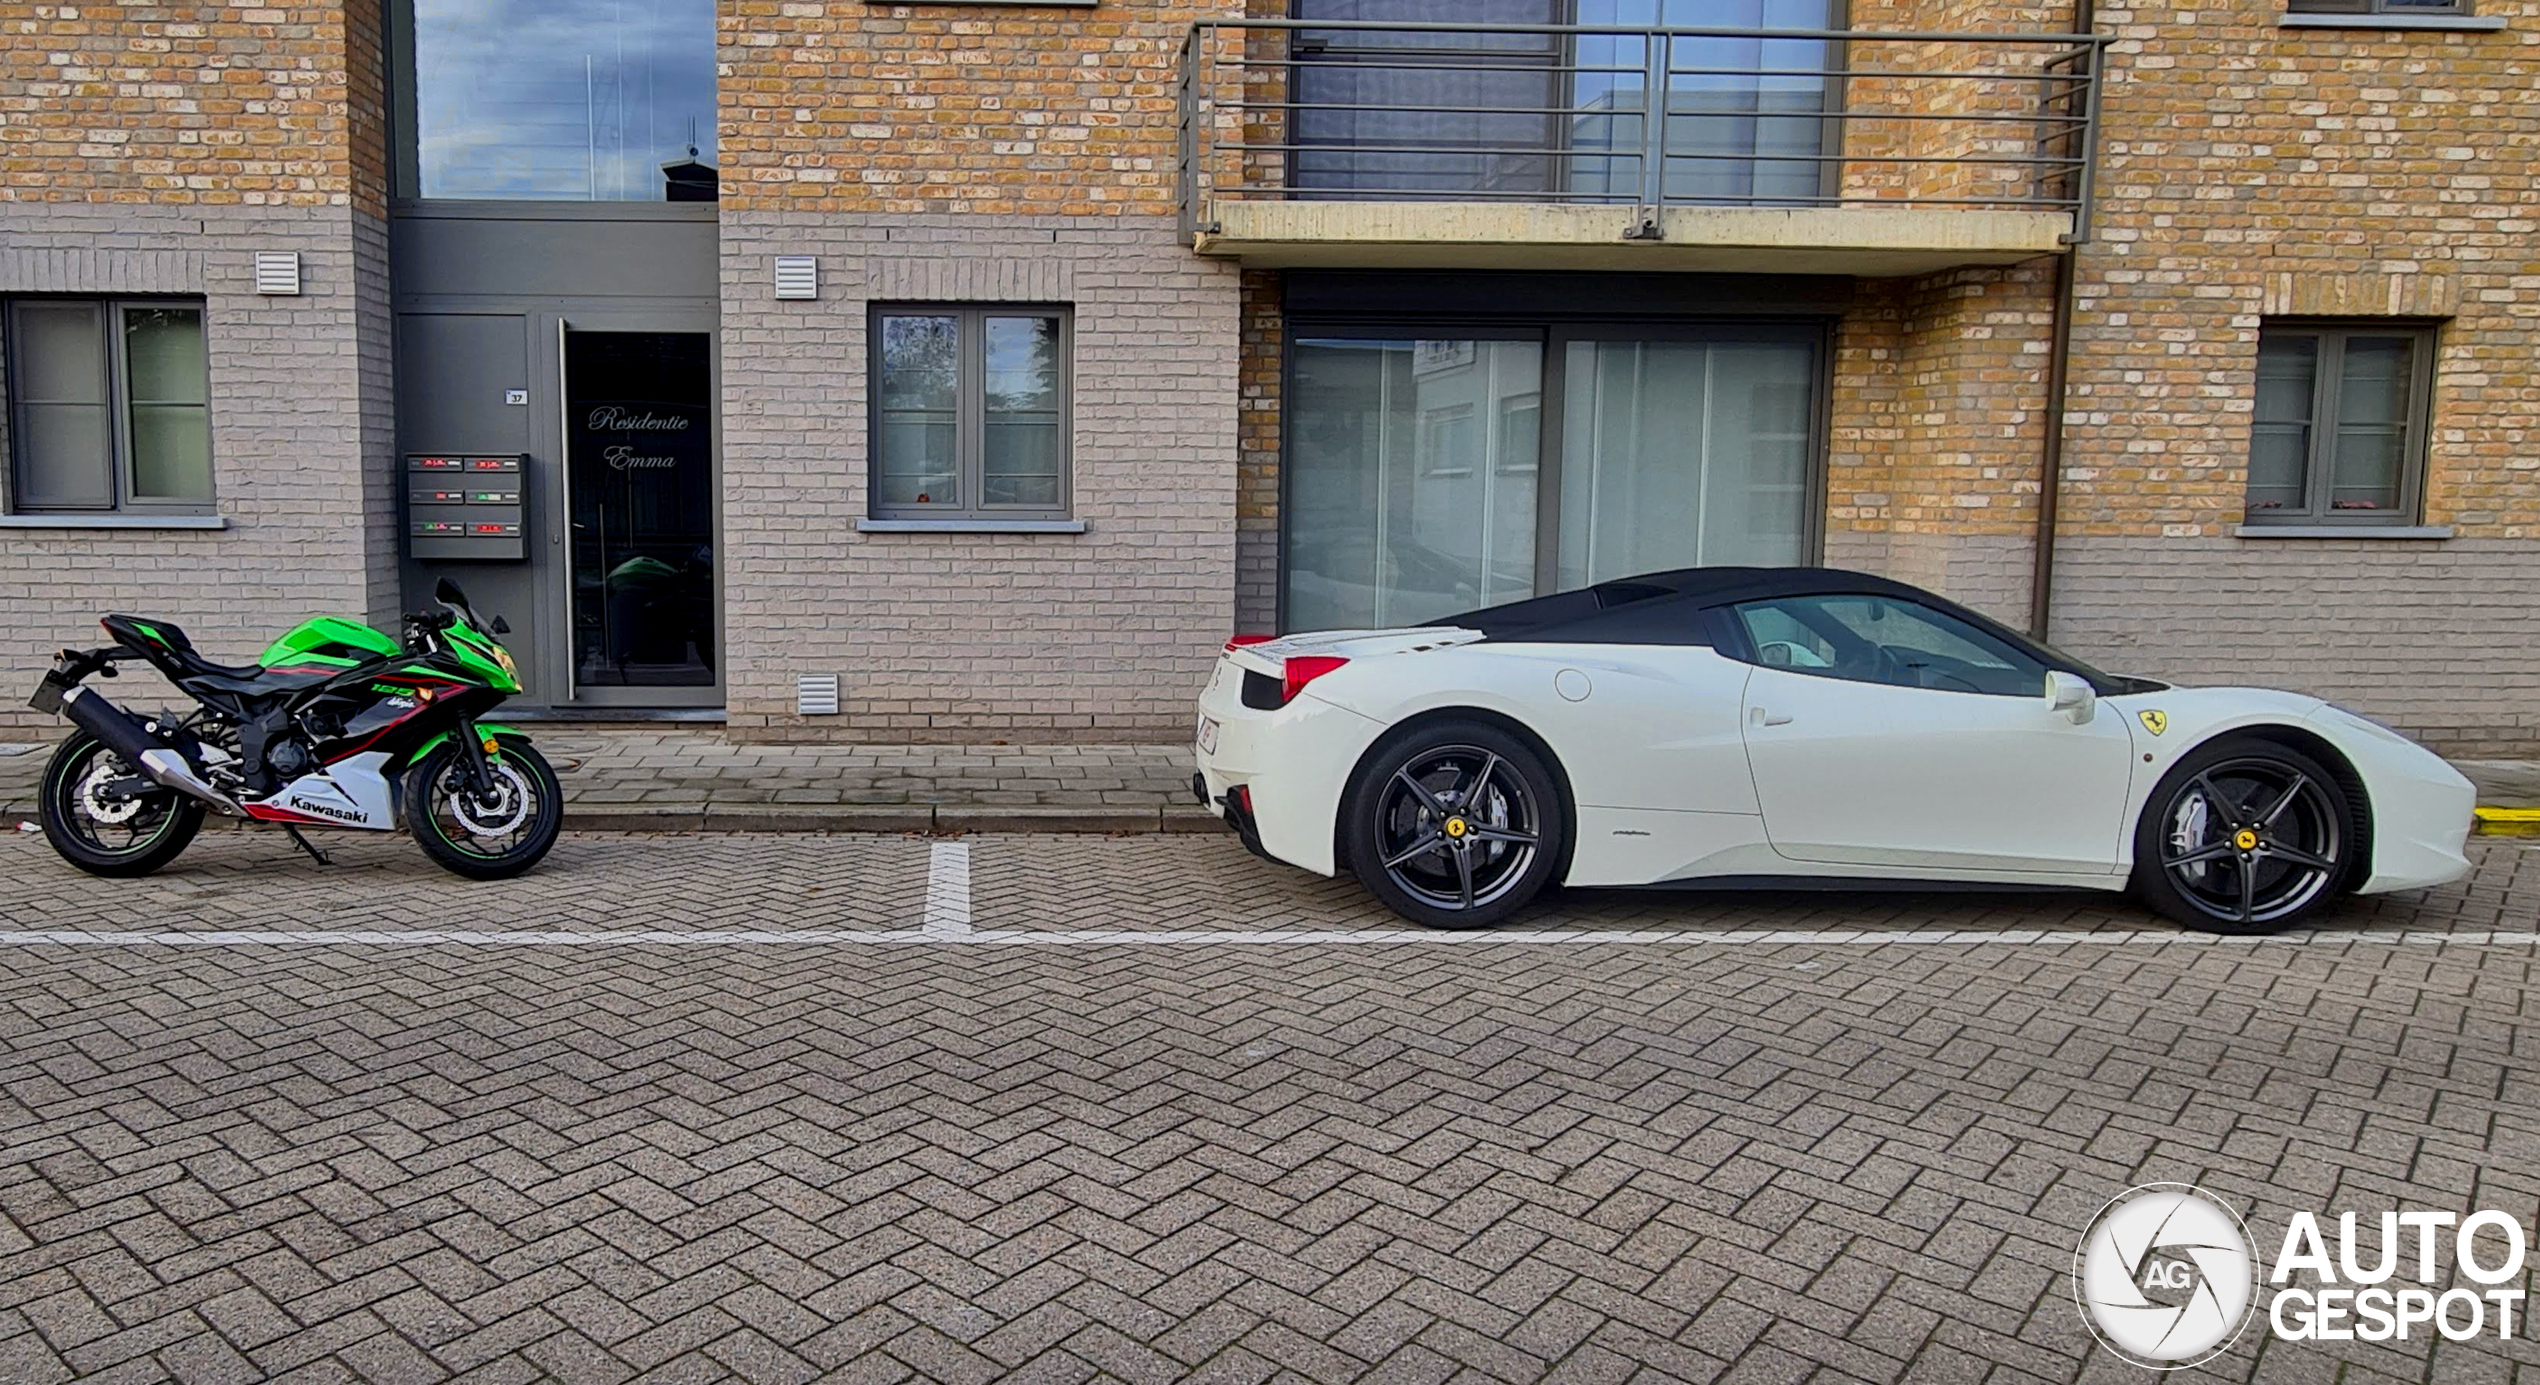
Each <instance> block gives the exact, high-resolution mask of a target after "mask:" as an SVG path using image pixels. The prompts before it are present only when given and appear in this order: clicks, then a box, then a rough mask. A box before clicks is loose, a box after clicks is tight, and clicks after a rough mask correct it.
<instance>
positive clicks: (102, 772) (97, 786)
mask: <svg viewBox="0 0 2540 1385" xmlns="http://www.w3.org/2000/svg"><path fill="white" fill-rule="evenodd" d="M131 777H132V776H131V775H129V774H126V773H118V772H117V771H116V768H115V767H114V766H113V765H111V764H108V763H107V762H106V761H105V760H103V759H99V760H97V761H96V762H94V763H92V764H91V765H90V766H89V767H88V773H86V774H84V775H82V776H80V780H79V803H80V806H81V807H82V808H84V809H86V810H87V811H88V817H89V820H90V821H92V822H102V823H105V824H108V825H109V826H121V825H122V824H124V823H127V822H130V821H132V820H133V819H134V818H137V817H139V816H141V807H142V804H141V799H140V798H139V797H138V796H137V795H136V796H127V797H120V798H109V797H107V795H106V786H107V785H108V784H111V783H113V782H114V781H116V780H118V779H127V778H131Z"/></svg>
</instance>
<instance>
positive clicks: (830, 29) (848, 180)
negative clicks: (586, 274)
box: [717, 0, 1231, 216]
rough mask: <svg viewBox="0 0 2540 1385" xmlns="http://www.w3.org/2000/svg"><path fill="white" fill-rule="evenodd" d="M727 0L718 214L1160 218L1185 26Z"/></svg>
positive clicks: (969, 10)
mask: <svg viewBox="0 0 2540 1385" xmlns="http://www.w3.org/2000/svg"><path fill="white" fill-rule="evenodd" d="M1203 10H1204V11H1206V12H1209V13H1228V12H1231V11H1230V10H1229V9H1228V8H1227V7H1225V6H1197V7H1195V6H1192V5H1189V4H1169V3H1160V0H1105V3H1103V4H1101V5H1099V6H1097V7H1094V8H1092V9H1077V8H1072V7H1043V8H1037V9H1036V8H1006V7H1002V6H1000V7H989V8H981V7H974V6H966V5H879V4H871V3H867V0H726V3H724V4H722V5H720V6H718V8H717V14H718V25H719V29H720V45H719V48H720V53H721V56H722V61H723V72H724V75H723V78H722V82H721V84H720V95H719V103H720V107H721V117H722V129H721V132H720V137H721V147H722V153H723V160H724V170H723V205H724V206H725V207H727V208H736V209H743V210H778V209H782V210H789V211H834V212H886V213H926V212H962V213H970V214H975V215H981V216H997V215H1007V216H1013V215H1025V216H1039V215H1048V216H1099V215H1110V214H1120V213H1148V214H1155V215H1166V214H1170V213H1171V211H1172V209H1173V178H1174V151H1175V147H1176V146H1175V136H1174V128H1175V111H1176V108H1175V86H1176V83H1177V81H1178V78H1179V73H1180V70H1181V69H1180V63H1181V52H1182V44H1183V40H1184V38H1185V36H1186V35H1187V34H1188V33H1189V29H1190V21H1191V19H1192V17H1193V16H1194V15H1195V14H1197V13H1200V12H1202V11H1203Z"/></svg>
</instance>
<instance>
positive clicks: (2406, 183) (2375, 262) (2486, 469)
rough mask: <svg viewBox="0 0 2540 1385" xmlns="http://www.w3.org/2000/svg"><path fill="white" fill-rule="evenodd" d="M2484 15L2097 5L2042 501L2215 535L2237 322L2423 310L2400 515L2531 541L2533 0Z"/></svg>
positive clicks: (2244, 446) (2227, 493)
mask: <svg viewBox="0 0 2540 1385" xmlns="http://www.w3.org/2000/svg"><path fill="white" fill-rule="evenodd" d="M2480 12H2481V13H2482V14H2486V15H2502V16H2504V17H2505V18H2506V19H2507V26H2506V28H2504V29H2503V30H2501V31H2497V32H2486V33H2447V32H2425V31H2401V32H2375V31H2370V30H2357V29H2296V28H2283V27H2279V25H2278V22H2277V9H2276V6H2275V5H2273V4H2270V3H2267V2H2266V0H2236V3H2233V4H2230V5H2228V6H2220V7H2213V6H2200V7H2197V8H2193V9H2184V8H2177V7H2173V6H2170V5H2126V6H2116V7H2109V8H2106V9H2103V10H2102V11H2101V19H2102V23H2103V26H2104V28H2105V29H2106V30H2107V31H2108V32H2110V33H2113V34H2115V35H2117V36H2118V42H2117V44H2116V45H2115V48H2114V51H2113V55H2112V56H2113V59H2114V70H2113V72H2112V73H2111V77H2110V81H2109V84H2108V87H2107V91H2106V95H2105V97H2104V101H2105V117H2104V118H2105V120H2106V126H2107V133H2106V140H2105V152H2104V158H2103V164H2102V171H2101V175H2100V184H2099V186H2100V217H2099V234H2098V241H2097V243H2096V244H2094V245H2092V246H2090V247H2089V248H2088V249H2087V250H2085V251H2084V252H2083V254H2082V258H2081V261H2080V294H2079V297H2080V311H2079V314H2078V317H2077V319H2076V323H2075V331H2074V338H2075V345H2074V362H2073V391H2072V399H2071V408H2072V410H2073V420H2072V423H2073V426H2072V429H2071V432H2070V434H2069V435H2068V437H2069V442H2068V447H2069V455H2070V472H2069V474H2068V477H2067V483H2066V504H2065V507H2064V520H2065V523H2066V524H2067V526H2069V528H2070V529H2071V530H2073V531H2075V532H2078V533H2083V534H2169V535H2182V534H2202V535H2216V534H2222V533H2226V532H2228V530H2229V529H2230V528H2231V526H2233V525H2234V524H2236V523H2237V522H2238V520H2239V518H2240V513H2241V499H2242V491H2243V486H2244V484H2245V481H2246V476H2247V458H2248V450H2249V449H2248V439H2249V420H2250V408H2251V401H2252V398H2253V394H2254V380H2255V371H2256V361H2257V342H2258V328H2259V324H2260V322H2261V321H2262V320H2263V319H2264V318H2266V317H2268V316H2273V315H2284V316H2304V315H2326V316H2360V317H2373V318H2409V319H2417V320H2423V321H2429V322H2437V323H2439V324H2440V331H2439V333H2438V347H2437V351H2438V355H2437V359H2436V366H2435V397H2434V426H2433V432H2432V437H2431V439H2430V447H2429V456H2428V461H2427V483H2426V487H2425V518H2426V520H2427V521H2428V522H2429V523H2433V524H2438V525H2450V526H2452V527H2453V528H2454V529H2455V530H2456V532H2457V533H2459V534H2460V535H2461V536H2463V537H2502V538H2525V537H2533V536H2540V451H2535V449H2534V448H2533V446H2532V439H2533V434H2534V429H2535V425H2540V417H2535V415H2540V370H2535V359H2540V356H2536V353H2535V346H2540V334H2536V333H2535V331H2534V323H2535V321H2540V180H2535V177H2534V174H2535V172H2540V94H2535V87H2534V83H2535V79H2540V48H2535V47H2534V43H2535V41H2536V40H2540V33H2535V30H2540V7H2535V6H2532V5H2529V4H2509V3H2498V4H2491V5H2484V6H2481V7H2480Z"/></svg>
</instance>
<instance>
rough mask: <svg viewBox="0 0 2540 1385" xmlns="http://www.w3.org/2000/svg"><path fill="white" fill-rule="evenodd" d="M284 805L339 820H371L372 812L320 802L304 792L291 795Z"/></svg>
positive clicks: (293, 810) (300, 811) (312, 814)
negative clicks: (303, 793)
mask: <svg viewBox="0 0 2540 1385" xmlns="http://www.w3.org/2000/svg"><path fill="white" fill-rule="evenodd" d="M282 806H283V807H285V808H288V809H290V810H291V811H292V812H295V813H307V814H309V815H311V816H313V817H321V818H333V819H335V820H336V821H337V822H368V821H370V814H368V813H365V812H363V811H361V810H360V809H358V808H346V807H341V806H339V805H337V804H333V803H320V802H318V801H317V800H316V799H313V798H309V797H307V796H305V795H302V794H296V793H295V794H293V795H291V797H290V798H289V799H287V800H285V801H284V802H283V805H282Z"/></svg>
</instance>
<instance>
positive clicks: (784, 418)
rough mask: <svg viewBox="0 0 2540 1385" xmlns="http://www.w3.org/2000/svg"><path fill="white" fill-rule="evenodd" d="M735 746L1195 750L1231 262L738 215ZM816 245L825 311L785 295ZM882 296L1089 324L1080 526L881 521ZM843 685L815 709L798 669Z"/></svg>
mask: <svg viewBox="0 0 2540 1385" xmlns="http://www.w3.org/2000/svg"><path fill="white" fill-rule="evenodd" d="M722 238H723V271H724V279H723V294H724V319H723V320H724V333H723V363H722V370H723V382H724V417H723V422H722V427H723V474H724V517H723V532H724V551H725V553H726V554H727V557H726V559H725V563H726V569H725V570H726V578H725V582H726V585H725V626H726V632H727V633H726V638H727V642H728V655H727V663H728V670H727V682H728V688H729V703H730V716H731V726H732V728H733V734H734V735H736V736H739V737H744V738H752V739H791V738H835V739H857V740H872V741H911V740H1014V741H1034V740H1040V741H1047V740H1072V741H1130V740H1143V739H1168V740H1178V739H1180V738H1182V737H1184V736H1186V735H1188V734H1189V731H1190V727H1189V725H1188V722H1189V717H1190V707H1191V701H1192V699H1193V698H1194V697H1195V696H1196V695H1197V692H1198V688H1199V685H1200V683H1201V682H1202V681H1203V680H1204V679H1205V678H1206V676H1207V670H1208V666H1209V663H1210V661H1211V660H1212V659H1214V658H1215V656H1216V653H1217V647H1218V645H1219V644H1220V643H1221V642H1222V641H1224V639H1225V638H1226V636H1227V635H1228V634H1230V633H1232V631H1233V630H1234V609H1235V603H1234V587H1235V570H1236V559H1235V468H1234V465H1233V461H1234V458H1233V455H1232V441H1233V439H1234V437H1235V431H1236V339H1237V333H1238V312H1237V284H1236V273H1235V271H1234V270H1233V269H1232V268H1231V267H1228V266H1224V265H1219V264H1215V263H1211V262H1207V261H1203V260H1200V259H1198V258H1197V257H1195V256H1193V255H1191V254H1190V253H1189V252H1188V251H1186V250H1183V249H1182V248H1181V247H1180V245H1179V243H1178V240H1177V237H1176V235H1175V232H1174V229H1173V226H1172V224H1171V222H1169V221H1167V220H1163V219H1160V218H1154V217H1083V218H1062V217H1051V218H1028V219H1027V218H1018V217H995V218H990V217H963V216H925V217H909V216H890V215H884V214H867V215H854V214H845V213H786V212H765V211H734V210H732V209H729V208H727V209H726V210H725V212H724V214H723V219H722ZM780 252H781V253H786V254H805V253H809V254H816V255H818V256H819V257H820V260H821V274H822V297H821V298H820V299H819V300H817V301H814V302H787V303H778V302H775V301H773V299H772V293H773V287H772V278H773V274H772V266H771V258H772V257H773V256H774V255H776V254H777V253H780ZM877 300H887V301H894V302H906V301H946V302H959V301H1008V302H1050V303H1064V304H1069V305H1072V306H1073V308H1074V309H1075V359H1074V362H1073V370H1074V376H1073V379H1074V400H1075V418H1074V440H1075V513H1076V516H1077V517H1078V518H1080V519H1082V520H1084V521H1085V523H1086V527H1087V528H1086V532H1085V533H1083V534H1081V535H1065V534H1004V535H999V534H904V533H889V534H884V533H859V532H857V531H856V528H855V522H856V520H857V519H858V518H860V517H862V516H863V515H864V514H865V513H866V462H867V455H868V449H867V445H866V425H867V411H866V405H867V401H866V356H865V348H866V316H867V307H868V305H869V304H870V303H872V302H874V301H877ZM802 673H836V674H838V675H840V677H841V683H842V697H843V702H844V710H843V715H841V716H838V717H834V718H833V717H818V718H798V717H796V716H795V715H794V714H793V707H794V679H795V677H796V676H797V675H798V674H802Z"/></svg>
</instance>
